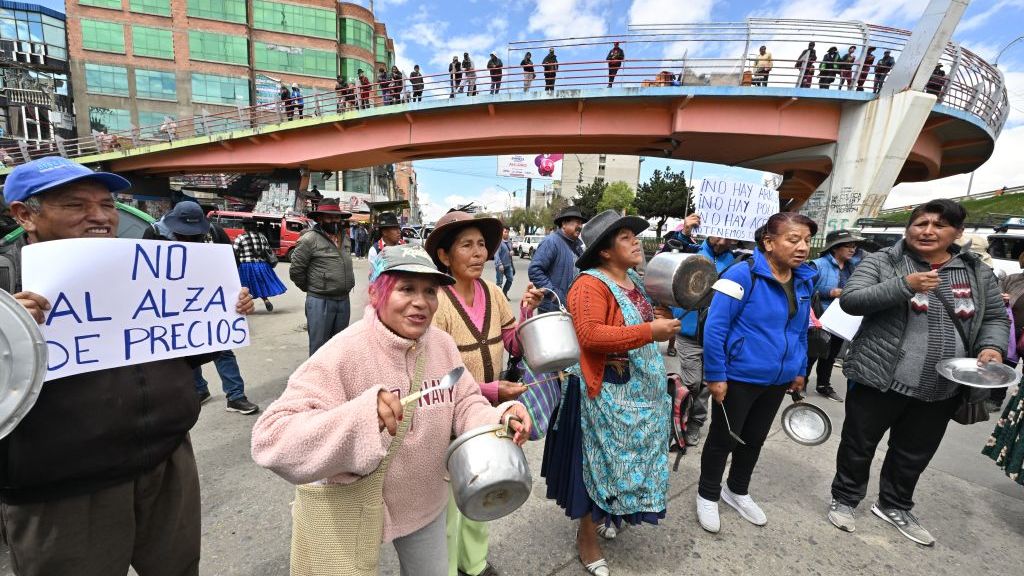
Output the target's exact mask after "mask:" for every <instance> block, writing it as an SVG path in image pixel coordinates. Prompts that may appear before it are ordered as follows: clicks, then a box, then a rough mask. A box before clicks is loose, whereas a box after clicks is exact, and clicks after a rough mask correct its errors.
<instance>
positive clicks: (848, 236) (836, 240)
mask: <svg viewBox="0 0 1024 576" xmlns="http://www.w3.org/2000/svg"><path fill="white" fill-rule="evenodd" d="M866 241H867V239H866V238H864V237H862V236H858V235H857V233H856V232H851V231H850V230H836V231H834V232H829V233H828V235H827V236H825V246H824V247H823V248H822V249H821V254H828V252H829V250H831V249H833V248H835V247H836V246H838V245H840V244H860V243H862V242H866Z"/></svg>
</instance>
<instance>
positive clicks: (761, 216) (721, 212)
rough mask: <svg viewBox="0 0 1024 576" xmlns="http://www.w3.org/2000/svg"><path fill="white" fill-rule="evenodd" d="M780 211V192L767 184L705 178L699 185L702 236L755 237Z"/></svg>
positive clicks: (698, 229)
mask: <svg viewBox="0 0 1024 576" xmlns="http://www.w3.org/2000/svg"><path fill="white" fill-rule="evenodd" d="M778 211H779V192H778V190H772V189H771V188H767V187H765V186H760V185H757V184H748V183H746V182H733V181H730V180H719V179H716V178H704V179H703V180H701V182H700V186H699V187H698V188H697V214H700V227H699V228H697V229H696V230H695V233H697V234H699V235H701V236H718V237H720V238H731V239H733V240H748V241H753V240H754V231H755V230H757V229H758V228H760V227H761V226H763V225H764V223H765V222H767V221H768V218H769V217H771V215H772V214H775V213H776V212H778Z"/></svg>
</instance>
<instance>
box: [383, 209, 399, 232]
mask: <svg viewBox="0 0 1024 576" xmlns="http://www.w3.org/2000/svg"><path fill="white" fill-rule="evenodd" d="M377 227H378V228H401V227H402V225H401V224H399V222H398V216H396V215H395V213H394V212H381V213H380V216H377Z"/></svg>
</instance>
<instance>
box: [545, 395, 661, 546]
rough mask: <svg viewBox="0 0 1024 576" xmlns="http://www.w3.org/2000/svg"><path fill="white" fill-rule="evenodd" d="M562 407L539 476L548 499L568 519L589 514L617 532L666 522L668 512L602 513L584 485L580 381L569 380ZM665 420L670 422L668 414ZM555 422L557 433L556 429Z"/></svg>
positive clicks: (550, 432)
mask: <svg viewBox="0 0 1024 576" xmlns="http://www.w3.org/2000/svg"><path fill="white" fill-rule="evenodd" d="M609 376H610V375H609ZM562 404H563V406H562V407H560V408H559V410H561V411H562V413H561V416H560V417H559V418H558V419H554V418H553V419H552V421H551V422H552V424H551V426H550V427H549V428H548V433H547V440H546V441H545V443H544V460H543V462H542V463H541V468H540V475H541V476H543V477H544V478H545V479H546V480H547V497H548V498H549V499H551V500H554V501H555V502H557V503H558V505H559V506H561V507H562V509H563V510H565V515H566V516H568V517H569V518H572V519H573V520H577V519H579V518H582V517H583V515H584V514H590V515H591V518H593V520H594V522H595V523H597V524H605V525H612V524H614V525H615V527H616V528H618V527H621V526H622V522H623V521H625V522H626V523H627V524H640V523H641V522H647V523H649V524H657V523H658V520H662V519H664V518H665V510H660V511H650V512H636V513H634V514H627V515H625V516H619V515H615V514H610V513H609V512H607V511H605V510H603V509H601V507H600V506H598V505H597V503H596V502H594V500H593V499H592V498H591V497H590V494H588V493H587V487H586V486H585V485H584V482H583V426H582V422H583V419H582V415H581V414H580V381H579V379H578V378H576V377H575V376H570V377H569V383H568V384H567V385H566V392H565V396H564V397H563V398H562ZM665 417H666V418H668V414H666V415H665ZM556 421H557V422H558V429H557V430H555V429H554V426H555V424H554V423H555V422H556ZM667 442H668V440H667V439H666V443H667Z"/></svg>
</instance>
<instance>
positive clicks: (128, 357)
mask: <svg viewBox="0 0 1024 576" xmlns="http://www.w3.org/2000/svg"><path fill="white" fill-rule="evenodd" d="M21 257H22V266H23V268H22V284H23V285H24V289H25V290H27V291H30V292H35V293H36V294H39V295H41V296H43V297H45V298H46V299H47V300H48V301H49V302H50V310H49V311H48V313H47V317H46V322H45V323H44V324H43V325H41V326H40V329H41V330H42V332H43V336H44V337H45V338H46V343H47V376H46V379H47V380H53V379H55V378H63V377H65V376H71V375H73V374H81V373H83V372H93V371H96V370H103V369H106V368H113V367H116V366H127V365H130V364H141V363H144V362H152V361H154V360H162V359H165V358H177V357H180V356H193V355H196V354H205V353H208V352H215V351H218V350H227V349H229V348H239V347H242V346H247V345H248V344H249V326H248V323H247V322H246V320H245V317H243V316H240V315H239V314H237V313H236V312H235V303H236V302H237V301H238V293H239V292H240V291H241V285H240V283H239V280H238V271H237V269H236V268H235V258H234V255H233V254H232V248H231V246H228V245H224V244H191V243H180V242H162V241H156V240H128V239H107V238H82V239H74V240H55V241H51V242H40V243H39V244H29V245H28V246H26V247H25V248H24V249H22V256H21Z"/></svg>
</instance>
